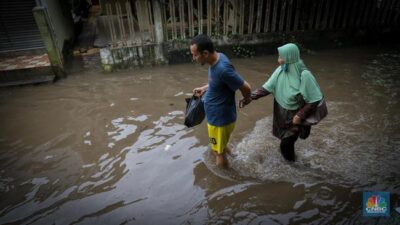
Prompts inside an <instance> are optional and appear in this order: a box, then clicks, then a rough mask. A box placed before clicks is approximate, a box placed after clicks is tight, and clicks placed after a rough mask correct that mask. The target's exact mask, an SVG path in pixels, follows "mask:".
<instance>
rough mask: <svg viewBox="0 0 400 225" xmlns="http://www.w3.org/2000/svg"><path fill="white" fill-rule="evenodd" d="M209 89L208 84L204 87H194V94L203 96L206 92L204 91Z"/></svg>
mask: <svg viewBox="0 0 400 225" xmlns="http://www.w3.org/2000/svg"><path fill="white" fill-rule="evenodd" d="M207 89H208V84H206V85H204V86H202V87H197V88H195V89H193V93H194V95H196V96H198V97H199V96H202V95H203V94H204V92H206V91H207Z"/></svg>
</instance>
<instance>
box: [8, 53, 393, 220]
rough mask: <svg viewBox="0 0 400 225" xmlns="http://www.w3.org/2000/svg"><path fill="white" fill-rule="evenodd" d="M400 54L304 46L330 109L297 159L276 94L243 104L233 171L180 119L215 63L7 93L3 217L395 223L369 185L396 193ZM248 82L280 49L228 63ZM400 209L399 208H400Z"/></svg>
mask: <svg viewBox="0 0 400 225" xmlns="http://www.w3.org/2000/svg"><path fill="white" fill-rule="evenodd" d="M399 59H400V52H398V51H395V50H392V49H386V50H385V49H375V48H356V49H342V50H331V51H320V52H314V53H313V55H304V60H305V61H306V64H307V65H309V66H310V68H311V70H312V71H313V72H314V74H316V76H317V79H318V81H319V83H320V85H321V87H322V90H323V91H324V94H325V96H326V98H327V100H328V107H329V115H328V117H327V118H326V119H325V120H324V121H323V122H321V123H320V124H319V125H317V126H315V127H314V128H313V130H312V135H311V136H310V138H308V139H307V140H299V141H298V142H297V143H296V153H297V155H298V161H297V162H295V163H287V162H285V161H284V160H283V159H282V157H281V155H280V153H279V150H278V148H279V141H278V140H277V139H276V138H274V137H273V136H272V134H271V133H272V132H271V129H272V98H271V97H266V98H262V99H259V100H257V101H254V102H253V103H252V104H250V105H249V106H247V107H246V108H245V109H242V110H239V113H238V115H239V119H238V122H237V124H236V128H235V131H234V134H233V137H232V145H233V149H234V152H235V153H236V155H237V156H236V157H234V158H232V157H229V159H230V164H231V167H232V169H231V170H229V171H221V170H220V169H218V168H215V165H214V164H215V162H213V160H214V159H213V157H210V152H209V149H208V147H207V140H208V138H207V134H206V127H205V124H204V123H203V124H202V125H200V126H197V127H195V128H191V129H188V128H186V127H185V126H183V118H184V111H183V110H184V108H185V101H184V98H185V97H186V96H188V95H191V93H190V92H191V90H192V89H193V87H196V86H198V85H201V84H204V83H205V82H206V74H207V68H206V67H200V66H198V65H176V66H166V67H159V68H148V69H141V70H137V71H126V72H120V73H116V74H112V75H111V74H99V73H96V72H95V71H94V72H93V71H86V72H82V73H80V74H75V75H71V76H69V77H68V79H65V80H61V81H59V82H57V83H55V84H48V85H39V86H27V87H18V88H8V89H1V90H0V118H1V119H0V120H1V121H0V124H1V129H0V150H1V151H0V199H1V201H0V224H8V223H14V224H386V223H391V222H393V221H394V220H395V219H396V215H397V214H396V213H395V212H393V214H392V217H391V218H378V219H371V218H364V217H363V216H362V211H361V207H362V205H361V204H362V191H389V192H391V193H392V200H393V201H392V205H393V206H399V205H400V202H399V195H400V185H399V184H400V163H399V158H400V151H399V148H398V146H399V144H400V124H399V123H400V112H399V110H400V107H399V102H398V95H399V93H398V91H399V90H400V79H399V77H398V74H399V72H400V66H399V65H400V64H399ZM233 62H234V64H235V67H236V68H237V69H238V71H239V72H240V73H241V74H242V75H243V76H244V77H245V78H246V80H248V81H249V82H250V83H251V84H252V86H253V88H256V87H257V86H260V85H262V84H263V82H264V81H265V80H266V78H267V76H266V74H267V75H268V74H269V73H271V72H272V70H273V68H275V67H276V57H275V56H268V57H259V58H254V59H241V60H238V59H235V60H233ZM398 216H400V215H398Z"/></svg>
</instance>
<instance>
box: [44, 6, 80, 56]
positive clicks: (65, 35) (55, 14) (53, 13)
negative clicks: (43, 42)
mask: <svg viewBox="0 0 400 225" xmlns="http://www.w3.org/2000/svg"><path fill="white" fill-rule="evenodd" d="M41 2H42V5H43V7H44V8H45V9H46V10H47V14H48V16H49V19H50V24H51V27H52V29H53V32H54V35H55V41H56V47H57V51H59V54H60V55H61V56H62V55H63V53H62V51H63V49H64V45H65V43H66V42H69V41H71V40H72V39H73V37H74V27H73V21H72V17H71V15H68V14H67V12H65V10H64V9H63V7H62V5H61V4H64V3H63V1H54V0H42V1H41Z"/></svg>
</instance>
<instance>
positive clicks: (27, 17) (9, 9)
mask: <svg viewBox="0 0 400 225" xmlns="http://www.w3.org/2000/svg"><path fill="white" fill-rule="evenodd" d="M35 6H36V4H35V1H34V0H0V52H10V51H18V50H29V49H41V48H44V43H43V40H42V37H41V36H40V33H39V29H38V27H37V25H36V22H35V19H34V17H33V13H32V9H33V8H34V7H35Z"/></svg>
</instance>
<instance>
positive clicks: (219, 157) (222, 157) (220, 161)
mask: <svg viewBox="0 0 400 225" xmlns="http://www.w3.org/2000/svg"><path fill="white" fill-rule="evenodd" d="M226 154H231V149H230V148H229V147H228V146H225V148H224V152H223V153H221V154H218V153H216V152H215V162H216V164H217V166H218V167H219V168H223V169H227V168H228V160H227V159H226Z"/></svg>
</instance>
